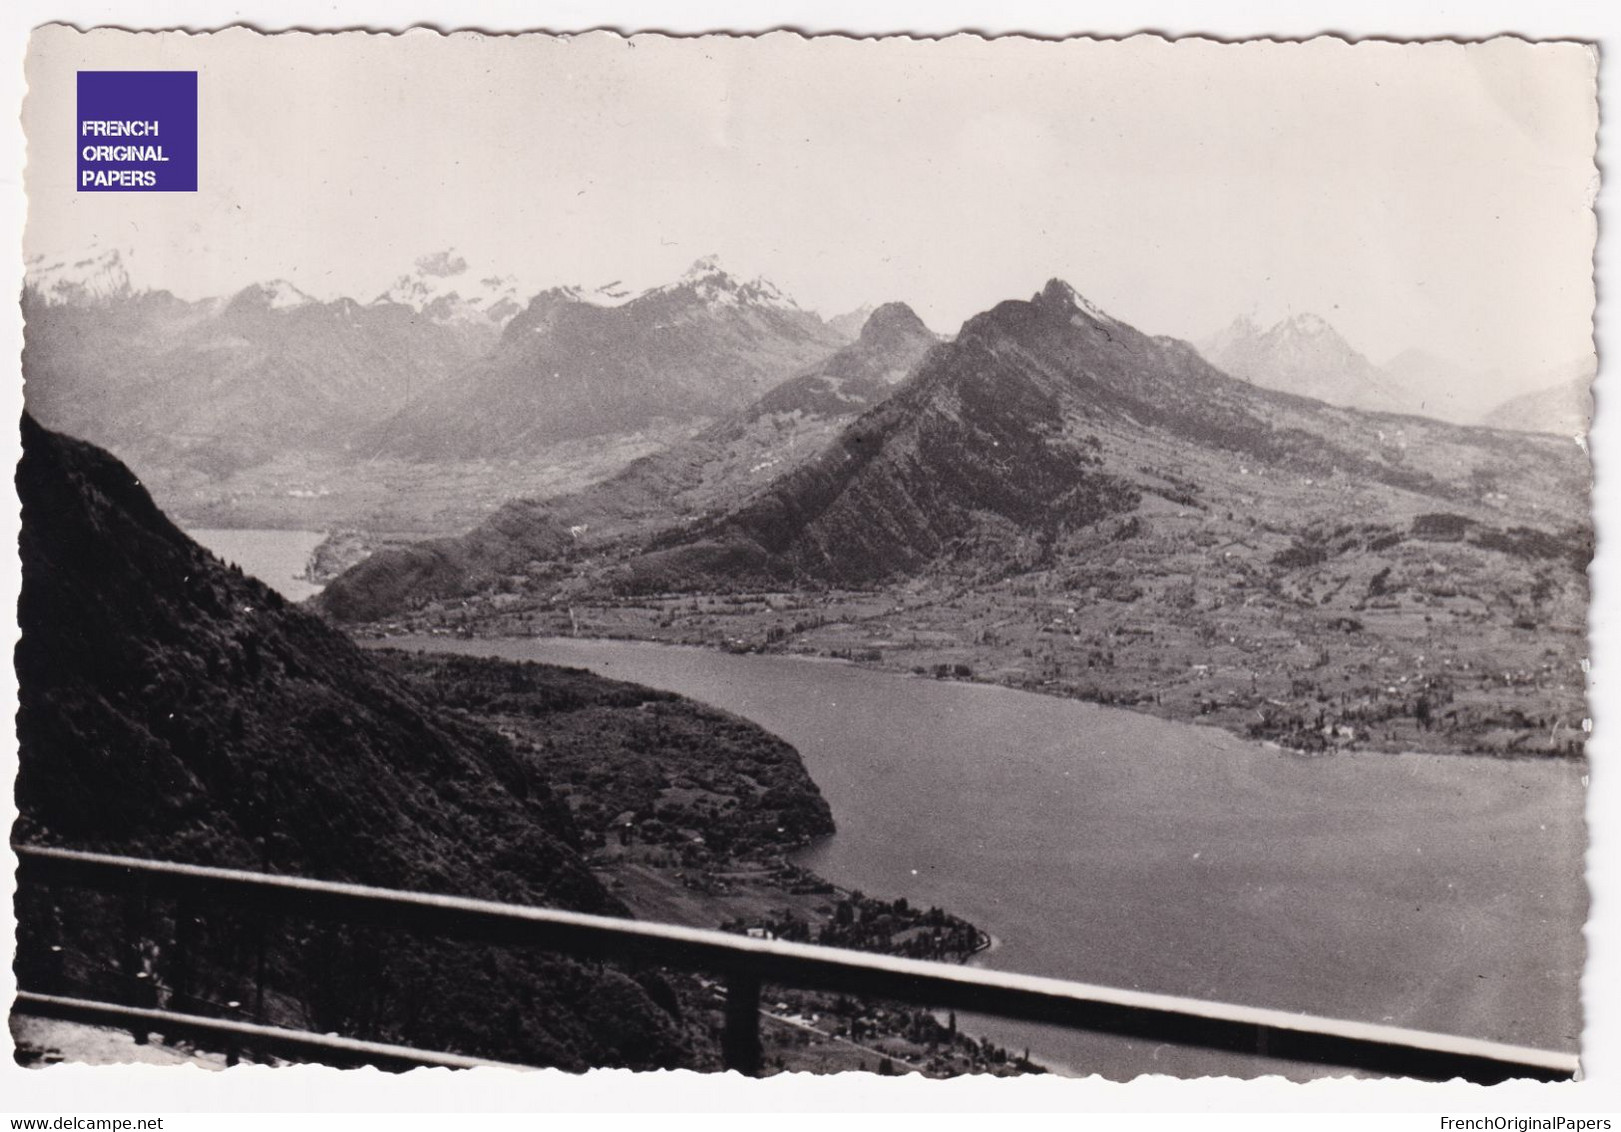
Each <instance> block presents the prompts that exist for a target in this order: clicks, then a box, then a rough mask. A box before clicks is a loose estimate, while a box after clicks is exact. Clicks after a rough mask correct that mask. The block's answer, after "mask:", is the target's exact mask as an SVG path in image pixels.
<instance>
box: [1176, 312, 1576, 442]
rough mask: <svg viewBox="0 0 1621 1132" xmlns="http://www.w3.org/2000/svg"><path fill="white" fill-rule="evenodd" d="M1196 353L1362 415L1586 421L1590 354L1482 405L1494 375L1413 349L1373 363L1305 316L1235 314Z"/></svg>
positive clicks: (1264, 383) (1556, 428)
mask: <svg viewBox="0 0 1621 1132" xmlns="http://www.w3.org/2000/svg"><path fill="white" fill-rule="evenodd" d="M1198 350H1199V352H1200V353H1201V354H1202V355H1204V357H1205V359H1206V360H1207V361H1209V362H1210V363H1211V364H1212V365H1214V366H1216V367H1217V368H1218V369H1221V370H1225V371H1226V372H1227V373H1229V374H1231V375H1233V376H1234V377H1238V378H1242V379H1243V380H1245V381H1248V382H1251V383H1252V384H1255V385H1259V386H1261V387H1263V388H1265V389H1274V390H1277V391H1279V392H1283V393H1296V394H1299V395H1301V396H1304V397H1311V398H1314V399H1316V400H1319V401H1325V402H1327V403H1328V404H1330V405H1339V406H1343V407H1346V408H1353V409H1364V410H1367V411H1369V412H1383V413H1403V414H1409V415H1414V416H1424V417H1432V418H1434V419H1436V420H1442V421H1451V422H1453V423H1455V424H1485V425H1489V426H1491V427H1493V428H1511V429H1516V430H1519V431H1524V432H1554V433H1562V434H1572V433H1575V432H1585V431H1586V429H1587V425H1588V423H1589V422H1590V421H1591V418H1592V413H1591V404H1590V402H1589V403H1588V405H1587V408H1586V410H1585V411H1583V410H1582V408H1581V406H1582V397H1583V396H1584V395H1585V393H1586V389H1585V385H1584V381H1585V382H1586V383H1590V381H1591V378H1592V374H1593V367H1594V364H1595V361H1596V359H1592V358H1589V359H1587V361H1585V362H1583V363H1579V364H1576V365H1573V366H1570V367H1566V371H1564V372H1555V373H1549V374H1546V375H1543V379H1542V380H1541V381H1539V382H1536V383H1535V384H1536V385H1538V386H1539V387H1540V388H1538V389H1537V390H1536V391H1535V392H1532V393H1526V394H1522V395H1518V396H1515V397H1511V398H1509V400H1508V402H1506V403H1494V402H1491V401H1484V402H1483V401H1482V399H1481V395H1480V393H1479V390H1480V388H1482V387H1490V388H1496V387H1499V386H1500V384H1501V379H1502V374H1501V373H1499V372H1496V371H1493V372H1490V373H1480V374H1476V373H1472V372H1471V371H1470V370H1468V369H1467V368H1466V367H1463V366H1460V365H1457V364H1456V363H1453V362H1449V361H1447V360H1446V359H1444V358H1439V357H1436V356H1435V355H1434V354H1431V353H1429V352H1428V351H1426V350H1421V349H1417V348H1413V349H1407V350H1403V351H1402V352H1401V353H1399V354H1397V355H1396V356H1395V357H1393V358H1391V359H1390V360H1388V361H1387V362H1385V363H1384V364H1383V365H1376V364H1374V363H1373V362H1372V361H1370V360H1369V359H1368V358H1367V357H1366V356H1365V355H1364V354H1362V353H1361V352H1360V351H1358V350H1357V349H1356V348H1355V347H1353V346H1352V345H1351V344H1350V343H1349V342H1347V341H1346V340H1345V338H1344V336H1343V335H1341V334H1340V333H1339V331H1338V330H1336V329H1335V328H1334V327H1333V326H1332V325H1330V324H1329V322H1328V321H1327V320H1325V319H1323V318H1322V317H1321V316H1319V315H1315V314H1310V313H1304V314H1296V315H1293V316H1291V317H1289V318H1286V319H1283V320H1281V321H1279V322H1277V323H1275V324H1274V325H1273V326H1271V327H1270V328H1263V327H1262V326H1261V325H1260V324H1259V323H1257V322H1256V321H1255V320H1254V319H1252V318H1250V317H1249V316H1247V315H1244V316H1240V317H1239V318H1237V319H1235V320H1233V322H1232V323H1231V324H1230V325H1228V326H1227V327H1225V328H1224V329H1223V330H1221V331H1220V332H1218V333H1216V334H1214V335H1211V336H1210V337H1209V338H1206V339H1204V340H1202V341H1201V342H1199V343H1198ZM1519 384H1520V385H1521V386H1522V387H1523V386H1524V384H1525V382H1524V381H1523V380H1522V381H1520V382H1519Z"/></svg>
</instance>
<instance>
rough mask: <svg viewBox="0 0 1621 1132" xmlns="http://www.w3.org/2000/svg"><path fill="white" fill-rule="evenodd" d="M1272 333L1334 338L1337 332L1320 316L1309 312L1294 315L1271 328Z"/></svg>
mask: <svg viewBox="0 0 1621 1132" xmlns="http://www.w3.org/2000/svg"><path fill="white" fill-rule="evenodd" d="M1273 333H1274V334H1276V333H1289V334H1299V335H1302V336H1309V337H1313V338H1317V337H1321V336H1323V335H1325V334H1333V335H1335V336H1336V337H1337V336H1338V333H1337V331H1335V329H1334V328H1333V327H1332V326H1330V325H1329V324H1328V321H1327V320H1326V319H1324V318H1323V317H1322V316H1321V315H1318V314H1313V313H1311V312H1310V311H1303V312H1301V313H1300V314H1297V315H1294V316H1293V317H1291V318H1289V319H1287V320H1285V321H1284V322H1281V323H1279V324H1278V325H1277V326H1276V327H1274V328H1273Z"/></svg>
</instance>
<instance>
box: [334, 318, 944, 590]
mask: <svg viewBox="0 0 1621 1132" xmlns="http://www.w3.org/2000/svg"><path fill="white" fill-rule="evenodd" d="M937 344H938V339H937V338H936V337H935V335H934V334H933V333H932V332H931V331H930V330H929V329H928V327H926V326H924V325H923V323H922V321H921V320H920V319H919V318H918V317H917V315H916V314H914V313H913V312H912V310H911V308H909V307H907V306H906V305H905V304H904V303H887V304H885V305H884V306H881V307H879V308H877V309H876V310H874V311H873V312H872V313H871V314H870V315H869V317H868V319H867V321H866V324H865V325H864V326H863V327H862V329H861V333H860V335H859V337H858V338H857V339H856V341H854V342H852V343H850V344H849V345H847V346H845V347H843V348H841V349H839V350H837V351H835V352H834V353H833V354H831V355H829V356H828V357H827V358H825V359H823V360H822V361H821V362H819V363H817V364H816V365H813V366H811V367H810V368H809V369H807V370H805V371H804V372H802V373H800V374H798V375H797V376H795V377H793V378H790V379H789V380H787V381H785V382H783V383H782V384H781V385H779V386H777V387H776V388H775V389H773V390H771V391H770V392H769V393H767V394H766V395H765V396H764V397H762V398H761V399H760V400H758V401H756V402H755V403H754V404H753V405H751V406H749V407H747V408H746V409H743V410H742V411H740V412H737V413H733V414H730V415H728V416H726V417H723V418H722V419H721V420H719V421H717V422H716V423H715V424H713V425H711V426H709V427H708V428H707V429H705V430H703V431H702V432H700V433H699V434H698V435H697V436H695V437H693V438H692V439H690V440H688V441H685V442H683V443H680V444H677V445H674V446H673V447H671V448H669V449H667V450H665V451H663V452H660V453H657V454H655V455H652V456H647V457H643V458H642V459H640V460H637V461H635V462H634V463H632V464H631V465H630V466H629V467H628V468H626V469H625V470H624V471H623V472H622V473H620V474H619V475H616V476H614V477H611V478H610V479H608V480H606V481H604V482H602V483H600V484H597V485H594V486H593V487H590V488H587V489H585V490H584V491H581V492H577V493H574V494H570V495H565V496H560V497H554V498H549V499H544V500H516V501H513V502H511V503H508V504H506V505H505V506H503V507H502V508H501V509H500V510H499V511H497V512H496V513H495V514H494V515H493V516H491V517H490V518H489V519H488V520H486V521H485V522H483V523H482V524H480V525H479V526H477V527H476V528H475V529H474V530H472V531H471V532H469V533H468V534H467V535H466V536H464V537H461V538H456V539H437V540H431V541H427V542H422V543H417V544H415V545H412V546H407V547H400V548H396V549H390V550H385V551H382V552H380V553H378V554H375V555H373V556H372V557H371V558H369V559H367V560H366V561H365V562H362V563H361V564H360V565H358V566H356V567H355V568H354V569H353V570H351V571H350V572H349V573H347V574H345V575H344V576H342V577H340V578H339V579H337V580H335V581H334V582H332V583H331V584H330V585H329V586H328V587H327V589H326V591H325V592H324V593H323V594H322V596H321V598H320V604H321V606H322V607H323V608H324V609H326V610H327V611H328V612H330V613H332V614H333V615H335V616H337V617H339V618H341V619H345V620H366V619H369V618H373V617H379V616H384V615H386V614H388V613H392V612H394V611H395V610H397V609H399V608H402V606H403V604H408V603H409V602H413V601H420V600H422V599H423V598H425V597H444V596H449V595H453V594H457V593H462V592H466V591H467V590H469V589H476V588H479V587H482V586H485V585H489V584H492V583H496V582H499V581H501V580H502V579H504V578H506V577H508V576H510V575H514V574H522V573H524V572H525V571H526V570H527V569H528V568H529V565H530V563H532V562H536V561H542V562H543V561H547V560H551V559H556V558H558V557H560V556H562V555H564V554H574V553H580V552H583V551H584V550H585V548H588V547H593V546H600V545H603V544H604V543H606V542H610V541H612V540H614V539H616V538H621V537H624V536H627V535H629V534H630V533H632V532H637V533H639V534H641V535H644V536H645V535H646V534H649V533H652V532H656V531H658V530H662V529H664V528H667V527H669V526H671V525H672V524H676V523H680V522H683V521H685V519H686V517H689V516H696V515H700V514H703V513H705V512H708V511H711V510H716V509H723V508H724V507H726V506H730V505H733V504H735V503H737V502H738V501H740V500H741V499H743V498H745V497H747V496H748V495H749V494H750V493H752V492H754V491H756V490H758V489H759V488H761V487H762V486H764V485H766V484H768V483H770V482H771V481H772V479H774V478H775V477H777V476H780V475H781V474H783V473H784V472H786V471H788V470H790V469H792V468H795V467H798V466H799V465H801V464H803V463H805V462H806V461H808V460H810V459H812V458H814V457H815V456H816V455H818V454H819V453H820V452H821V451H822V449H823V448H824V447H826V445H827V444H828V443H830V442H831V441H832V439H833V438H834V437H835V436H836V435H837V433H838V430H839V429H840V428H842V427H844V426H845V425H847V424H848V423H849V422H850V421H852V420H854V419H855V417H856V416H858V415H859V414H860V413H861V412H863V411H865V410H866V409H868V408H870V407H871V406H873V405H875V404H877V403H879V402H880V401H882V400H883V399H884V398H886V397H887V396H889V395H890V394H891V393H892V392H893V391H894V390H895V389H896V388H897V387H898V386H899V384H900V383H901V382H902V381H904V380H905V378H906V376H907V375H908V374H909V373H910V372H911V371H912V370H913V369H914V368H915V367H916V365H917V364H918V363H919V361H921V360H922V358H923V357H924V356H925V355H926V354H927V353H928V351H929V350H930V349H931V348H932V347H934V346H936V345H937Z"/></svg>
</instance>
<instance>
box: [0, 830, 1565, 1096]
mask: <svg viewBox="0 0 1621 1132" xmlns="http://www.w3.org/2000/svg"><path fill="white" fill-rule="evenodd" d="M16 851H17V853H18V856H19V859H20V868H19V870H18V873H19V881H20V882H21V881H26V880H30V879H31V880H35V881H38V882H45V883H51V882H60V883H66V884H78V885H89V886H92V887H98V888H105V889H111V890H114V891H120V890H124V889H126V888H127V887H128V885H129V882H130V878H131V874H132V873H133V874H139V875H141V876H142V877H143V878H144V879H145V880H146V882H147V883H148V884H150V885H153V886H154V890H156V889H159V888H161V889H163V890H165V891H170V892H175V893H184V894H190V895H196V894H198V893H206V894H207V897H208V899H209V900H214V901H219V900H227V901H236V902H240V903H246V904H249V905H251V906H254V907H257V908H261V909H264V908H275V909H277V910H279V911H281V912H283V913H285V914H289V915H293V916H305V917H310V918H321V917H329V918H332V919H336V920H347V921H351V922H357V921H358V922H369V923H392V924H395V925H396V926H400V927H410V928H418V929H421V930H426V931H430V932H438V933H441V934H452V935H457V936H462V937H472V938H478V939H483V940H492V941H496V942H505V943H514V944H530V945H534V946H540V947H547V948H551V949H554V950H559V951H565V952H571V953H574V954H583V955H589V956H595V957H637V958H649V957H651V958H654V959H656V960H659V961H662V962H665V963H668V964H669V965H671V966H682V965H686V966H689V967H696V968H698V969H704V970H711V971H715V972H718V973H721V974H723V975H728V976H729V975H732V974H734V973H745V972H746V973H750V974H752V975H753V976H754V977H755V978H757V979H761V980H763V981H768V982H783V983H789V984H793V985H798V986H802V987H806V988H807V989H823V990H835V991H846V992H855V993H865V994H871V995H873V996H875V997H881V998H890V999H902V1000H906V1001H910V1002H914V1003H918V1004H922V1005H934V1006H941V1007H947V1006H951V1007H957V1008H961V1009H969V1010H976V1011H979V1012H981V1013H989V1014H1000V1015H1003V1016H1006V1017H1012V1018H1021V1019H1026V1020H1031V1021H1043V1022H1056V1023H1059V1024H1065V1025H1071V1026H1079V1027H1082V1028H1087V1029H1095V1030H1100V1031H1102V1032H1106V1033H1115V1034H1122V1035H1126V1036H1148V1037H1154V1038H1156V1039H1157V1040H1164V1041H1173V1042H1179V1043H1180V1044H1194V1045H1206V1046H1210V1047H1212V1048H1221V1049H1240V1050H1242V1049H1248V1050H1251V1051H1253V1050H1254V1049H1255V1047H1256V1044H1257V1043H1258V1042H1260V1041H1264V1042H1265V1043H1266V1045H1267V1048H1268V1050H1269V1053H1270V1055H1271V1056H1273V1057H1283V1058H1290V1059H1295V1060H1308V1061H1316V1062H1320V1063H1323V1064H1331V1065H1345V1066H1349V1067H1366V1066H1368V1065H1393V1066H1396V1069H1395V1070H1394V1071H1396V1072H1402V1073H1406V1074H1407V1075H1421V1076H1422V1075H1426V1074H1425V1072H1424V1070H1423V1069H1420V1070H1419V1071H1418V1072H1417V1073H1416V1074H1415V1072H1414V1070H1413V1069H1412V1068H1408V1067H1405V1062H1404V1061H1403V1058H1404V1057H1405V1058H1406V1059H1407V1061H1408V1062H1417V1063H1420V1064H1421V1065H1423V1066H1427V1067H1428V1070H1429V1072H1430V1074H1431V1075H1442V1076H1452V1075H1463V1076H1469V1077H1471V1078H1476V1077H1478V1078H1480V1079H1492V1080H1496V1079H1503V1078H1506V1077H1510V1076H1516V1075H1519V1076H1533V1077H1539V1078H1542V1079H1550V1080H1554V1079H1563V1078H1569V1077H1572V1076H1575V1075H1576V1074H1577V1073H1579V1071H1580V1062H1579V1059H1578V1058H1577V1057H1576V1056H1575V1055H1573V1054H1565V1053H1560V1052H1555V1051H1550V1050H1541V1049H1533V1048H1530V1047H1524V1046H1512V1045H1504V1044H1501V1043H1496V1042H1487V1041H1482V1040H1479V1039H1475V1038H1464V1037H1456V1036H1453V1035H1447V1034H1436V1033H1430V1032H1427V1031H1420V1030H1407V1029H1401V1028H1398V1027H1393V1026H1384V1025H1376V1024H1372V1023H1364V1022H1352V1021H1346V1020H1340V1019H1329V1018H1320V1017H1314V1016H1311V1015H1305V1014H1292V1013H1289V1012H1286V1011H1280V1010H1271V1009H1266V1008H1260V1007H1251V1006H1240V1005H1235V1004H1227V1003H1220V1002H1210V1001H1204V1000H1199V999H1189V998H1181V997H1177V996H1172V995H1161V994H1152V993H1148V992H1142V991H1128V990H1121V989H1117V988H1113V987H1102V986H1096V985H1092V984H1086V983H1075V982H1066V981H1063V980H1059V979H1050V978H1043V977H1039V976H1032V975H1018V974H1012V973H1007V972H999V971H986V970H983V969H978V968H969V967H962V966H956V965H953V964H946V963H932V962H927V961H923V960H917V959H902V958H899V957H896V956H887V955H874V954H871V953H867V952H855V951H845V950H842V949H838V948H829V947H820V946H813V945H809V944H799V943H788V942H785V941H781V940H760V939H752V938H748V937H743V936H736V935H731V934H728V933H724V932H717V931H707V930H704V929H700V928H687V927H679V926H676V925H671V924H657V923H647V922H643V921H632V920H622V919H616V918H613V917H608V916H595V915H590V914H587V913H581V912H567V911H560V910H557V909H546V908H532V907H520V906H516V905H507V904H497V903H493V902H490V901H484V900H475V899H471V898H468V897H458V896H440V895H429V894H423V893H409V892H397V891H392V890H388V889H379V888H371V887H367V886H364V885H356V884H347V883H340V882H331V881H317V880H309V879H306V878H302V877H285V876H272V875H267V874H260V873H248V872H240V871H236V870H230V869H218V868H210V867H206V866H199V865H182V864H176V863H172V862H154V861H143V860H139V859H135V858H127V857H117V856H111V855H108V854H99V853H84V852H80V851H76V850H67V849H54V848H43V847H33V846H19V847H17V848H16Z"/></svg>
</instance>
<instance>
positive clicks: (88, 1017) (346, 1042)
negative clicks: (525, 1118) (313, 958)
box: [12, 990, 535, 1070]
mask: <svg viewBox="0 0 1621 1132" xmlns="http://www.w3.org/2000/svg"><path fill="white" fill-rule="evenodd" d="M12 1009H13V1010H15V1011H16V1012H17V1013H19V1014H27V1015H31V1016H33V1017H36V1018H49V1019H53V1020H55V1021H58V1022H78V1023H82V1024H85V1025H91V1026H112V1027H115V1028H118V1029H131V1028H139V1027H141V1026H143V1025H144V1026H146V1027H148V1028H149V1029H151V1030H155V1031H160V1032H162V1033H164V1034H173V1035H188V1036H192V1037H199V1036H200V1037H204V1038H222V1039H245V1042H244V1044H247V1045H249V1046H250V1047H251V1048H257V1049H263V1050H266V1051H275V1050H296V1051H298V1052H301V1053H304V1052H319V1053H326V1054H334V1053H336V1054H343V1055H347V1056H349V1057H353V1058H355V1059H357V1060H363V1061H367V1062H372V1063H381V1064H384V1065H402V1066H411V1067H414V1066H426V1067H430V1068H432V1067H437V1068H444V1069H524V1070H531V1069H533V1068H535V1067H534V1066H529V1065H516V1064H514V1063H512V1062H507V1061H490V1060H488V1059H486V1058H481V1057H468V1056H465V1055H463V1054H459V1053H440V1052H437V1051H434V1050H421V1049H416V1048H414V1047H412V1046H400V1045H391V1044H389V1043H386V1042H368V1041H362V1040H361V1039H359V1038H341V1037H338V1036H336V1035H333V1034H316V1033H312V1032H310V1031H308V1030H288V1029H283V1028H282V1027H279V1026H260V1025H257V1024H255V1023H252V1022H237V1021H232V1020H230V1019H226V1018H206V1017H203V1016H202V1015H198V1014H179V1013H175V1012H174V1011H170V1010H158V1009H149V1008H145V1007H138V1006H124V1005H121V1004H118V1003H112V1002H97V1001H95V1000H92V999H85V998H68V997H65V996H62V995H52V994H36V993H34V992H31V991H23V990H20V991H18V992H17V997H16V999H15V1001H14V1005H13V1007H12Z"/></svg>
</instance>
